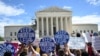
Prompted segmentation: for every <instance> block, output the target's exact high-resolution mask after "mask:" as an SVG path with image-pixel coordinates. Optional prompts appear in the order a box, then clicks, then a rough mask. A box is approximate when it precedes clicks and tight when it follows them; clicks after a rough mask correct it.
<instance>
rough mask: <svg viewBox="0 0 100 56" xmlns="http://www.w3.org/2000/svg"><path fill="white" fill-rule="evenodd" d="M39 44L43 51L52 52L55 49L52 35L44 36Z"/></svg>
mask: <svg viewBox="0 0 100 56" xmlns="http://www.w3.org/2000/svg"><path fill="white" fill-rule="evenodd" d="M39 46H40V48H41V50H42V51H43V52H46V53H50V52H52V51H54V49H55V43H54V40H53V39H52V38H50V37H44V38H42V39H41V40H40V43H39Z"/></svg>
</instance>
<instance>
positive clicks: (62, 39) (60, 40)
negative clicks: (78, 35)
mask: <svg viewBox="0 0 100 56" xmlns="http://www.w3.org/2000/svg"><path fill="white" fill-rule="evenodd" d="M54 39H55V41H56V44H60V45H64V44H65V43H68V41H69V34H68V33H67V32H66V31H64V30H61V31H58V32H56V34H55V35H54Z"/></svg>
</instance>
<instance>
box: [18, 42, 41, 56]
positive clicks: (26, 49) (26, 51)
mask: <svg viewBox="0 0 100 56" xmlns="http://www.w3.org/2000/svg"><path fill="white" fill-rule="evenodd" d="M22 55H23V56H40V54H39V53H38V52H36V51H35V49H34V48H33V46H32V45H31V44H29V45H28V46H25V45H24V44H22V45H21V48H20V49H19V51H18V53H17V56H22Z"/></svg>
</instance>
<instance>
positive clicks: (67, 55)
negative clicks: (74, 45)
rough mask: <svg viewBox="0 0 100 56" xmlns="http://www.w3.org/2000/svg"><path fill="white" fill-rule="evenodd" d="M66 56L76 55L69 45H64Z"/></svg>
mask: <svg viewBox="0 0 100 56" xmlns="http://www.w3.org/2000/svg"><path fill="white" fill-rule="evenodd" d="M64 56H75V55H74V54H72V53H71V51H70V49H69V47H68V45H67V44H64Z"/></svg>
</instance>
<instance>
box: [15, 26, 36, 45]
mask: <svg viewBox="0 0 100 56" xmlns="http://www.w3.org/2000/svg"><path fill="white" fill-rule="evenodd" d="M17 37H18V40H19V41H20V42H21V43H24V44H29V43H32V42H33V41H34V40H35V31H34V30H33V29H32V28H30V27H23V28H21V29H20V30H19V31H18V34H17Z"/></svg>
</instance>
